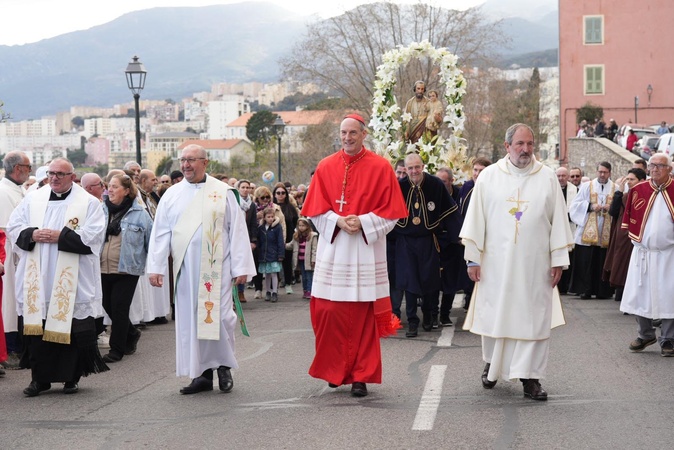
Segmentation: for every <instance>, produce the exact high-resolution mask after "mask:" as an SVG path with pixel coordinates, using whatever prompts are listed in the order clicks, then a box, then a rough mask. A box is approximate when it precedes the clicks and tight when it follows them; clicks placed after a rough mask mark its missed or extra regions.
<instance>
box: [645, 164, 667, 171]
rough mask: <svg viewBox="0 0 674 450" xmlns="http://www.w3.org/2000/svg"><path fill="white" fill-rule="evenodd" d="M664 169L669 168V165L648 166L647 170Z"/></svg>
mask: <svg viewBox="0 0 674 450" xmlns="http://www.w3.org/2000/svg"><path fill="white" fill-rule="evenodd" d="M665 167H669V164H649V165H648V170H653V169H664V168H665Z"/></svg>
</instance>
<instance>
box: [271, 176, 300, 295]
mask: <svg viewBox="0 0 674 450" xmlns="http://www.w3.org/2000/svg"><path fill="white" fill-rule="evenodd" d="M274 201H275V203H276V204H277V205H279V206H280V207H281V212H283V217H284V218H285V227H284V228H285V243H286V244H289V243H291V242H292V241H293V233H294V232H295V227H296V226H297V219H299V218H300V212H299V210H298V209H297V203H295V198H294V197H293V196H291V195H290V193H289V192H288V188H287V187H286V186H285V185H284V184H283V183H277V184H276V186H275V187H274ZM292 258H293V251H292V249H291V250H286V251H285V258H284V259H283V278H282V279H283V280H285V286H286V294H292V293H293V287H292V284H293V278H294V276H293V275H294V274H293V261H292Z"/></svg>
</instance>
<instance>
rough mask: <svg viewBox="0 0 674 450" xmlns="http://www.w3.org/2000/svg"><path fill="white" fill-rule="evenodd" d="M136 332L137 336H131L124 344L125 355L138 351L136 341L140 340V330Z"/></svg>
mask: <svg viewBox="0 0 674 450" xmlns="http://www.w3.org/2000/svg"><path fill="white" fill-rule="evenodd" d="M136 331H138V334H136V335H135V336H133V337H132V338H131V340H130V341H129V342H127V343H126V350H124V354H125V355H133V354H134V353H136V350H137V349H138V341H139V340H140V335H141V334H142V333H141V332H140V330H136Z"/></svg>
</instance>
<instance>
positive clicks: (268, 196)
mask: <svg viewBox="0 0 674 450" xmlns="http://www.w3.org/2000/svg"><path fill="white" fill-rule="evenodd" d="M269 199H271V196H270V195H263V196H262V197H260V200H269Z"/></svg>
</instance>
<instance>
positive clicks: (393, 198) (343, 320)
mask: <svg viewBox="0 0 674 450" xmlns="http://www.w3.org/2000/svg"><path fill="white" fill-rule="evenodd" d="M340 135H341V140H342V146H343V148H342V149H341V150H340V151H339V152H337V153H335V154H333V155H331V156H328V157H327V158H325V159H323V160H322V161H321V162H320V163H319V164H318V167H317V168H316V172H315V174H314V177H313V179H312V181H311V186H310V187H309V190H308V191H307V192H308V193H307V197H306V200H305V202H304V206H303V208H302V214H303V215H304V216H307V217H309V218H311V220H312V221H313V223H314V225H315V226H316V228H317V229H318V231H319V232H320V238H319V241H318V249H317V252H316V268H315V270H314V280H313V286H312V292H311V304H310V309H311V322H312V325H313V328H314V334H315V336H316V356H315V358H314V361H313V364H312V365H311V368H310V369H309V375H311V376H313V377H315V378H321V379H323V380H325V381H327V382H328V384H329V385H330V387H337V386H340V385H342V384H351V385H352V386H351V394H352V395H354V396H357V397H363V396H365V395H367V386H366V383H381V349H380V346H379V337H380V336H383V335H387V334H390V333H391V332H392V330H391V318H392V313H391V300H390V298H389V283H388V275H387V268H386V239H385V237H386V234H387V233H388V232H389V231H391V230H392V229H393V227H394V226H395V224H396V221H397V220H398V219H400V218H402V217H406V216H407V208H406V207H405V202H404V200H403V197H402V193H401V191H400V185H399V184H398V180H397V179H396V177H395V173H394V172H393V169H392V168H391V165H390V164H389V163H388V161H386V160H385V159H384V158H382V157H380V156H378V155H376V154H375V153H373V152H371V151H370V150H368V149H366V148H365V147H364V146H363V141H364V140H365V137H366V136H367V131H366V129H365V121H364V120H363V118H362V117H361V116H359V115H357V114H350V115H348V116H346V117H345V118H344V120H343V121H342V123H341V126H340Z"/></svg>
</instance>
